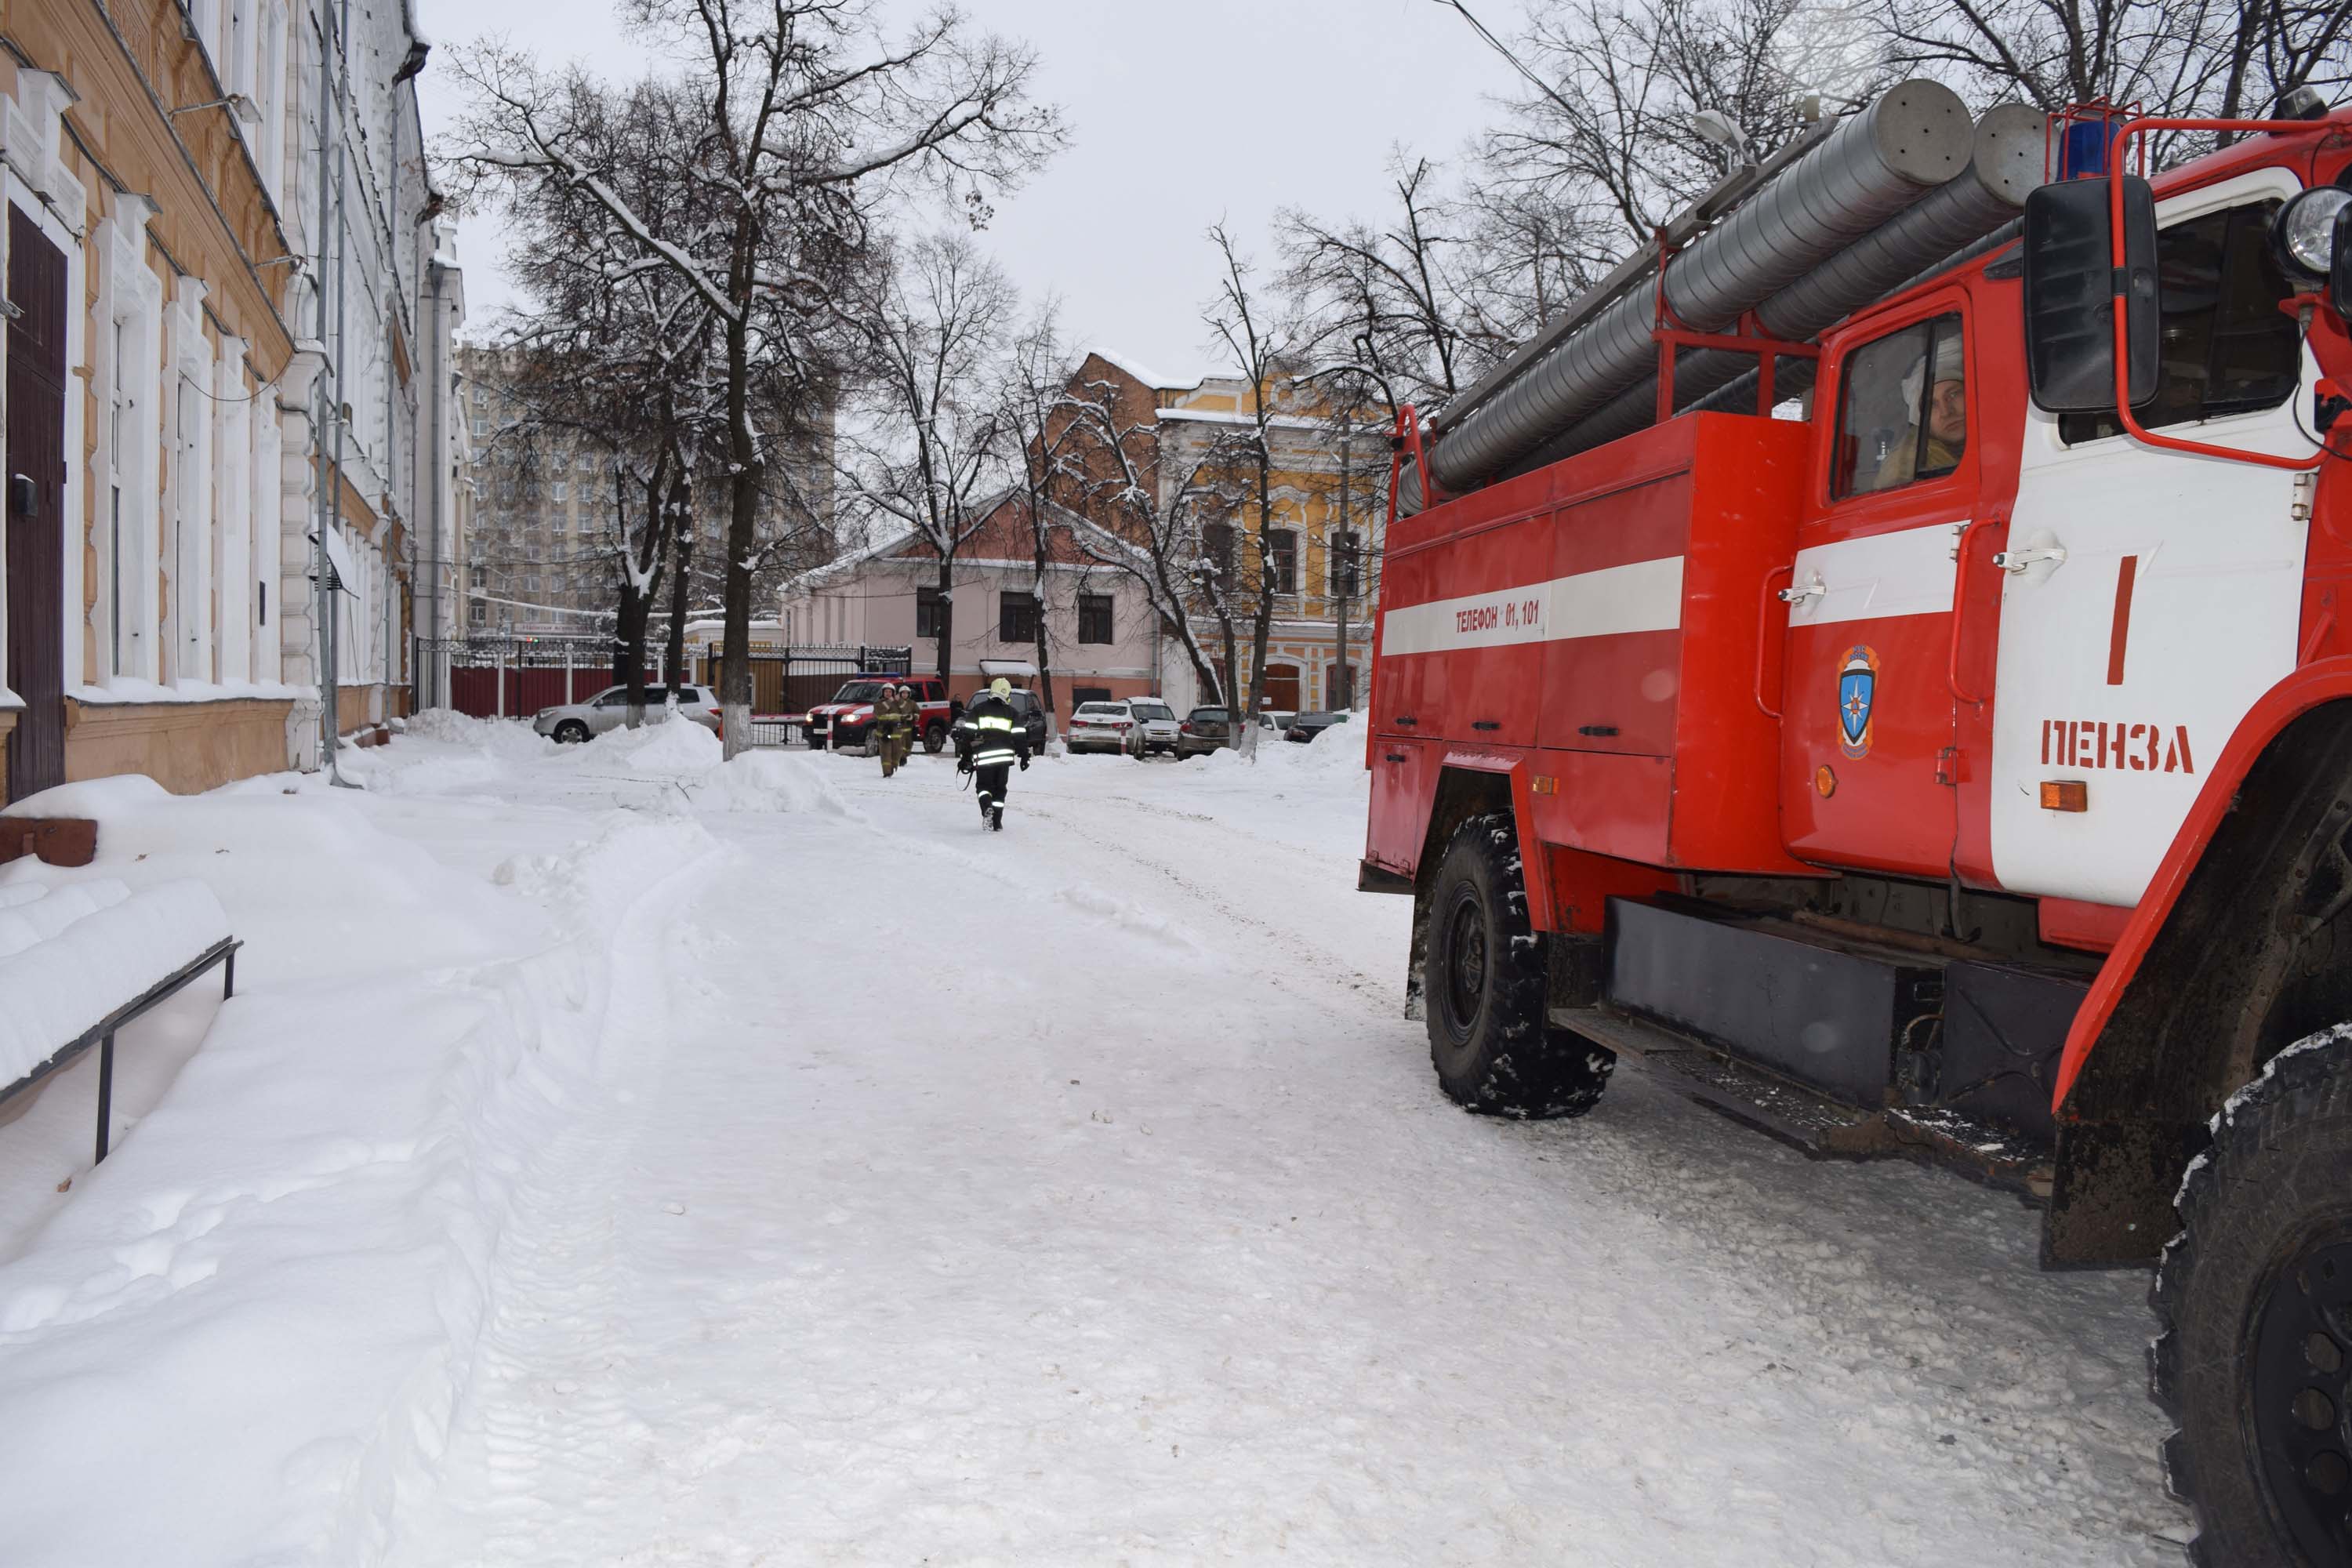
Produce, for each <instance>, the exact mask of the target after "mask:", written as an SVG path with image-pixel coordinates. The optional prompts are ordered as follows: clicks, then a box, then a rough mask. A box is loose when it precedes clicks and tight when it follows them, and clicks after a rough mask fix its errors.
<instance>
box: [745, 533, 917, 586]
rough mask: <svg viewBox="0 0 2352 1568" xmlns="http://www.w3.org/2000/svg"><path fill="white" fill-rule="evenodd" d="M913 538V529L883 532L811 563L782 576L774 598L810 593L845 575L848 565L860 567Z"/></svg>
mask: <svg viewBox="0 0 2352 1568" xmlns="http://www.w3.org/2000/svg"><path fill="white" fill-rule="evenodd" d="M914 537H915V531H914V530H913V529H911V528H906V529H900V530H899V531H898V532H896V533H891V534H886V535H884V536H883V537H882V539H881V540H880V541H879V542H876V543H873V544H868V545H866V546H864V547H863V548H861V549H857V550H853V551H851V552H849V553H848V554H846V555H844V556H841V557H839V558H838V559H836V560H833V561H828V562H826V563H824V565H822V566H812V567H810V568H809V569H808V570H807V571H805V572H803V573H802V574H799V575H798V576H795V577H787V578H785V579H784V580H783V582H782V584H778V586H777V588H776V597H777V598H778V599H779V600H782V599H789V598H791V597H792V596H793V595H795V594H810V593H814V592H815V591H816V590H817V589H819V588H822V587H824V586H825V585H826V584H829V583H831V582H833V581H834V580H835V578H837V577H845V576H847V575H848V574H849V573H850V569H851V568H853V567H856V566H863V565H865V564H866V563H867V562H868V561H872V560H875V559H877V557H880V556H884V555H887V554H889V553H890V552H892V551H894V550H896V549H898V547H899V546H901V545H903V544H905V543H907V542H908V541H909V540H911V539H913V538H914Z"/></svg>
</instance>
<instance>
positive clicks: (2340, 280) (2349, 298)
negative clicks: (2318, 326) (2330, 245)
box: [2327, 202, 2352, 322]
mask: <svg viewBox="0 0 2352 1568" xmlns="http://www.w3.org/2000/svg"><path fill="white" fill-rule="evenodd" d="M2327 301H2328V303H2329V304H2331V305H2334V306H2335V307H2336V315H2337V316H2339V317H2341V318H2342V319H2343V320H2344V321H2347V322H2352V202H2347V203H2346V204H2345V205H2344V210H2343V211H2341V212H2339V213H2337V214H2336V256H2335V258H2334V259H2333V260H2331V261H2330V262H2329V263H2328V264H2327Z"/></svg>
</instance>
